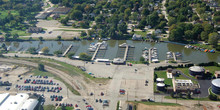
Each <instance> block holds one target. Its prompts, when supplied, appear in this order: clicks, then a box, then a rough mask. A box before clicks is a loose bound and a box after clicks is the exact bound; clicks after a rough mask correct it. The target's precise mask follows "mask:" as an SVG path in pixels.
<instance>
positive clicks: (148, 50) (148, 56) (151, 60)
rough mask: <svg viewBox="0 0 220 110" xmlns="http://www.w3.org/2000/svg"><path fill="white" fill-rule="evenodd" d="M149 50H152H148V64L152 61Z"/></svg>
mask: <svg viewBox="0 0 220 110" xmlns="http://www.w3.org/2000/svg"><path fill="white" fill-rule="evenodd" d="M151 49H152V48H149V50H148V57H149V60H148V61H149V63H151V61H152V60H151Z"/></svg>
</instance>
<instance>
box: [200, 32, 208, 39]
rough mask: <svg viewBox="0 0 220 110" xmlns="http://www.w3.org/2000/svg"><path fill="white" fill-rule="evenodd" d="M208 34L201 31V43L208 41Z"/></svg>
mask: <svg viewBox="0 0 220 110" xmlns="http://www.w3.org/2000/svg"><path fill="white" fill-rule="evenodd" d="M208 38H209V37H208V33H207V32H206V31H202V33H201V39H202V40H203V41H206V40H208Z"/></svg>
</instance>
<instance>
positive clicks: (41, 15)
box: [35, 12, 51, 19]
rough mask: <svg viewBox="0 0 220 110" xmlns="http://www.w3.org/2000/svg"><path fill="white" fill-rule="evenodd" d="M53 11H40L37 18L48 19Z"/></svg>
mask: <svg viewBox="0 0 220 110" xmlns="http://www.w3.org/2000/svg"><path fill="white" fill-rule="evenodd" d="M50 14H51V13H48V12H44V13H39V14H38V15H37V16H35V18H36V19H46V18H47V17H48V16H50Z"/></svg>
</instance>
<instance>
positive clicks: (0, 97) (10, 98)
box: [0, 93, 39, 110]
mask: <svg viewBox="0 0 220 110" xmlns="http://www.w3.org/2000/svg"><path fill="white" fill-rule="evenodd" d="M38 102H39V101H38V99H36V98H31V97H30V95H29V94H26V93H18V94H17V95H10V94H9V93H4V94H0V110H34V109H35V108H36V107H37V105H38Z"/></svg>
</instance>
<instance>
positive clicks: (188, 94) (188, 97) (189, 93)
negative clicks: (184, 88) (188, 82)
mask: <svg viewBox="0 0 220 110" xmlns="http://www.w3.org/2000/svg"><path fill="white" fill-rule="evenodd" d="M186 97H187V99H191V92H190V91H188V92H187V94H186Z"/></svg>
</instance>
